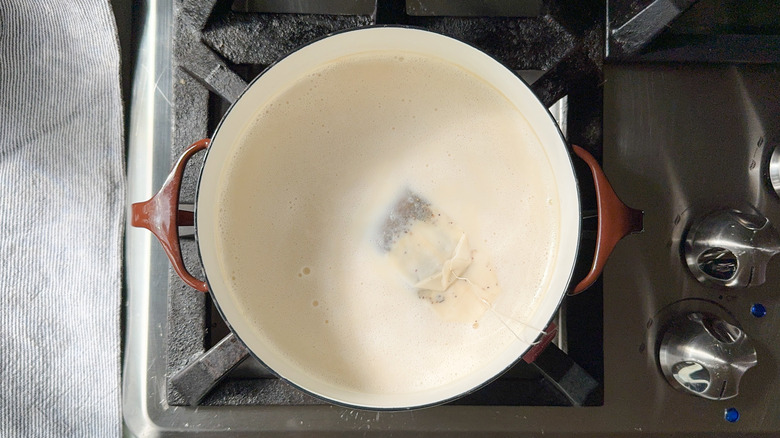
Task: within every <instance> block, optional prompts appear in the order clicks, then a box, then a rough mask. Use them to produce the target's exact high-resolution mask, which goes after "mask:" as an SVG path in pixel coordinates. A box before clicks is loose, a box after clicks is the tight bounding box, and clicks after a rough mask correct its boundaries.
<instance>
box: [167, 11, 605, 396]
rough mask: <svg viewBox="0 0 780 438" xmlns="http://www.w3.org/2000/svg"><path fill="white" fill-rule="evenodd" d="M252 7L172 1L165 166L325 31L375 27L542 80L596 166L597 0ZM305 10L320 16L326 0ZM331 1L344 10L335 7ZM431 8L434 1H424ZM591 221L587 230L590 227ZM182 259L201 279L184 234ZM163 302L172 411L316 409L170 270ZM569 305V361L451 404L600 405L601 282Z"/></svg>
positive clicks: (550, 359) (542, 363) (552, 357)
mask: <svg viewBox="0 0 780 438" xmlns="http://www.w3.org/2000/svg"><path fill="white" fill-rule="evenodd" d="M252 3H253V2H251V1H240V2H236V4H235V5H234V4H233V2H230V1H227V2H218V1H215V0H205V1H196V0H183V1H179V2H178V3H177V4H176V8H175V23H176V24H175V30H174V70H173V72H172V74H173V79H174V81H173V82H174V93H173V104H174V105H173V108H174V110H173V113H174V114H173V121H174V124H173V142H172V148H171V157H172V158H174V159H175V158H177V157H178V156H179V155H180V153H181V152H182V151H183V149H184V148H185V147H186V146H188V145H189V144H190V143H192V142H193V141H195V140H198V139H200V138H204V137H207V136H209V135H211V134H213V132H214V129H215V128H216V125H217V123H218V122H219V120H220V118H221V117H222V115H223V114H224V112H225V111H226V109H227V108H228V107H229V105H230V103H231V102H233V101H234V100H235V99H236V98H237V97H238V96H239V95H240V93H241V92H242V90H243V89H244V87H245V86H246V84H247V83H248V82H249V81H250V80H251V79H252V78H254V77H255V76H256V75H257V74H258V73H259V72H261V71H262V70H263V69H264V68H266V67H267V66H268V65H269V64H271V63H273V62H274V61H275V60H277V59H279V58H280V57H281V56H283V55H284V54H286V53H288V52H290V51H292V50H294V49H295V48H297V47H299V46H301V45H302V44H305V43H307V42H309V41H311V40H314V39H317V38H320V37H322V36H324V35H327V34H329V33H331V32H335V31H339V30H344V29H351V28H356V27H364V26H370V25H375V24H379V25H381V24H401V25H411V26H417V27H421V28H425V29H429V30H432V31H435V32H438V33H442V34H445V35H448V36H452V37H455V38H457V39H460V40H462V41H465V42H468V43H470V44H472V45H474V46H476V47H478V48H480V49H482V50H484V51H485V52H487V53H489V54H491V55H493V56H494V57H496V58H497V59H499V60H500V61H502V62H503V63H504V64H505V65H507V66H508V67H509V68H511V69H513V70H515V71H523V70H537V71H543V72H544V74H542V75H541V77H539V78H538V79H537V80H536V81H535V82H534V83H533V84H532V88H533V89H534V91H535V93H536V94H537V96H539V97H540V99H541V100H542V101H543V102H544V103H545V104H547V105H548V106H551V105H552V104H553V103H555V102H556V101H558V100H560V99H561V98H563V97H566V102H567V104H568V116H567V118H566V120H565V124H566V126H567V129H566V131H567V134H568V140H569V141H570V142H571V143H574V144H579V145H581V146H583V147H585V148H586V149H588V150H589V151H590V152H591V153H593V154H594V156H596V158H598V159H600V157H601V141H602V132H601V125H602V90H601V85H602V71H601V67H602V63H603V53H604V28H603V23H604V7H603V3H602V2H599V1H576V2H573V1H554V0H549V1H545V2H538V3H537V4H536V9H538V10H539V14H538V15H536V16H532V17H496V16H492V17H486V16H421V15H411V14H413V13H416V12H415V11H420V10H423V9H420V4H424V3H426V2H425V1H420V0H418V1H414V2H406V3H405V2H404V1H396V0H388V1H382V0H379V1H377V2H376V3H375V4H374V6H375V8H373V9H372V13H366V14H352V15H349V14H344V13H338V11H335V12H334V13H333V14H301V13H260V12H245V11H246V10H247V9H252V8H253V6H252ZM261 3H262V2H261ZM265 3H274V2H273V1H270V2H265ZM276 3H278V2H276ZM292 3H300V2H292ZM304 3H305V2H304ZM313 3H318V6H317V7H318V8H322V7H323V6H322V5H323V3H324V4H327V3H328V2H313ZM333 3H334V4H339V3H344V2H339V1H337V0H333ZM431 3H434V4H435V3H437V2H436V1H433V0H431ZM464 3H468V2H464ZM472 3H475V4H483V3H489V2H472ZM498 3H502V2H498ZM528 3H534V1H531V2H528ZM369 9H370V8H369ZM531 9H534V7H533V5H531ZM448 14H451V12H448ZM480 14H484V12H480ZM200 159H202V158H199V157H195V158H194V159H193V165H192V166H189V168H188V170H187V171H186V172H185V177H184V180H183V182H182V189H181V200H182V202H184V203H187V202H189V203H192V202H194V198H195V187H196V184H197V177H198V175H197V170H196V169H199V167H200V166H199V164H200V163H199V161H200ZM577 171H578V173H579V174H581V175H583V176H582V177H581V178H580V181H589V180H590V178H589V177H588V176H587V175H588V173H587V170H586V168H584V167H583V168H580V167H578V169H577ZM581 190H583V193H582V197H583V208H584V209H586V210H587V209H594V208H595V198H594V195H593V193H592V187H588V186H587V184H583V188H582V189H581ZM587 222H588V221H587V220H586V223H584V225H583V226H584V227H586V228H587V227H588V226H591V227H592V225H593V224H588V223H587ZM180 231H183V230H180ZM583 234H584V236H585V237H584V241H583V243H582V246H583V253H590V254H592V247H593V245H594V244H595V239H594V236H593V235H592V233H583ZM182 252H183V255H184V259H185V264H186V265H187V267H188V269H189V270H190V272H192V273H194V274H195V275H196V276H198V275H201V276H202V271H201V267H200V264H199V262H198V254H197V248H196V245H195V242H194V241H193V240H192V239H191V238H190V239H187V238H186V237H183V239H182ZM581 258H582V257H581ZM590 261H591V260H589V259H587V260H580V261H579V262H578V267H577V274H576V275H577V276H578V277H581V276H583V275H584V273H585V272H586V271H587V268H588V267H589V265H590ZM168 297H169V301H168V326H169V334H168V338H167V344H166V351H167V355H166V357H167V371H168V372H167V379H166V393H167V402H168V404H170V405H174V406H175V405H188V404H189V405H192V404H201V405H311V404H323V403H324V402H323V401H321V400H318V399H316V398H314V397H311V396H309V395H307V394H304V393H302V392H301V391H299V390H297V389H295V388H294V387H292V386H291V385H289V384H287V383H285V382H284V381H282V380H280V379H278V378H276V377H275V376H274V375H273V374H272V373H270V372H269V371H268V370H267V369H265V368H263V367H262V365H261V364H259V363H258V362H257V361H256V360H255V359H253V358H249V359H248V360H244V361H243V362H241V360H242V359H243V358H245V357H246V356H247V355H246V350H245V349H244V347H243V346H242V345H241V344H240V343H239V342H237V341H236V339H235V337H233V336H230V335H229V330H228V329H227V327H226V325H225V323H224V322H223V321H222V320H221V319H220V317H219V315H218V313H217V312H216V310H215V309H214V306H213V305H212V303H211V300H210V297H209V296H208V295H207V294H202V293H199V292H196V291H193V290H192V289H190V288H189V287H187V286H185V285H184V284H183V283H182V282H181V280H179V278H178V277H177V276H176V275H175V274H174V273H173V271H170V272H169V281H168ZM566 302H567V304H568V305H567V306H566V309H567V310H566V312H565V317H564V318H562V319H561V320H560V323H561V331H562V332H564V335H565V337H566V339H567V354H566V353H563V352H561V350H560V349H558V348H557V347H555V346H551V348H548V349H547V350H546V351H545V354H543V355H542V357H540V358H539V359H537V363H536V365H529V364H527V363H525V362H522V361H521V362H519V363H518V364H517V365H516V366H515V367H514V368H513V369H512V370H510V371H509V372H507V373H506V374H505V375H503V376H502V377H501V378H499V379H497V380H496V381H494V382H493V383H491V384H490V385H488V386H486V387H484V388H482V389H481V390H479V391H476V392H475V393H473V394H470V395H468V396H466V397H463V398H461V399H459V400H457V401H455V402H453V403H456V404H466V405H524V406H525V405H527V406H567V405H572V404H584V405H600V404H601V403H602V395H601V394H602V391H601V386H602V385H603V381H604V379H603V348H602V344H601V338H602V330H603V323H602V308H603V306H602V290H601V282H600V281H598V282H597V283H596V284H595V285H594V287H592V288H591V289H590V290H588V291H587V292H585V293H583V294H580V295H578V296H573V297H568V298H567V299H566ZM238 363H240V364H239V365H237V366H236V364H238ZM223 374H224V376H223ZM222 377H224V378H222ZM572 382H574V383H572Z"/></svg>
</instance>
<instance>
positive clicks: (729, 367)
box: [658, 312, 758, 400]
mask: <svg viewBox="0 0 780 438" xmlns="http://www.w3.org/2000/svg"><path fill="white" fill-rule="evenodd" d="M658 359H659V362H660V365H661V371H663V374H664V377H666V380H667V381H669V383H670V384H671V385H672V386H673V387H675V388H677V389H678V390H680V391H683V392H688V393H691V394H694V395H698V396H700V397H704V398H707V399H710V400H725V399H729V398H732V397H734V396H736V395H737V393H738V392H739V381H740V379H741V378H742V375H743V374H744V373H745V371H747V370H748V369H749V368H751V367H753V366H755V365H756V363H758V360H757V358H756V349H755V348H754V347H753V345H752V343H751V342H750V340H749V339H748V338H747V336H746V335H745V332H743V331H742V329H740V328H739V327H737V326H735V325H732V324H729V323H728V322H726V321H724V320H722V319H720V318H718V317H717V316H715V315H713V314H710V313H705V312H692V313H689V314H687V315H685V316H683V317H682V318H680V319H678V320H676V321H674V322H672V324H671V325H670V326H669V328H668V329H667V330H666V332H665V333H664V334H663V339H662V341H661V349H660V351H659V354H658Z"/></svg>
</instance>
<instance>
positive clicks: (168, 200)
mask: <svg viewBox="0 0 780 438" xmlns="http://www.w3.org/2000/svg"><path fill="white" fill-rule="evenodd" d="M210 142H211V140H209V139H208V138H204V139H203V140H199V141H196V142H195V143H193V144H191V145H190V146H189V147H188V148H187V149H186V150H185V151H184V153H183V154H182V156H181V157H179V160H178V161H177V162H176V164H174V166H173V169H172V170H171V173H170V174H169V175H168V178H167V179H166V180H165V182H164V183H163V186H162V188H160V191H159V192H157V194H156V195H154V196H152V198H151V199H149V200H148V201H146V202H138V203H135V204H133V206H132V219H131V222H130V223H131V224H132V225H133V226H134V227H141V228H146V229H148V230H149V231H151V232H152V234H154V235H155V237H157V240H159V241H160V244H161V245H162V247H163V249H164V250H165V254H167V255H168V259H169V260H170V261H171V264H172V265H173V270H174V271H176V273H177V274H178V275H179V277H181V279H182V280H184V283H186V284H187V285H188V286H190V287H191V288H193V289H196V290H199V291H201V292H208V290H209V287H208V284H206V282H205V281H202V280H198V279H197V278H195V277H193V276H192V274H190V273H189V272H187V268H186V267H184V260H183V259H182V256H181V247H180V246H179V226H187V225H193V223H194V218H193V214H192V212H189V211H183V210H179V189H180V188H181V178H182V175H183V174H184V166H185V165H186V164H187V162H188V161H189V160H190V158H192V156H193V155H194V154H195V153H196V152H199V151H202V150H203V149H206V148H207V147H208V146H209V143H210Z"/></svg>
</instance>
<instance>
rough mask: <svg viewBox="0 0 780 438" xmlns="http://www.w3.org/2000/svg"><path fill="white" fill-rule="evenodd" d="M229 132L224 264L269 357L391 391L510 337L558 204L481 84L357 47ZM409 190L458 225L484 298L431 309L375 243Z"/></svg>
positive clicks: (528, 132)
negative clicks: (233, 138)
mask: <svg viewBox="0 0 780 438" xmlns="http://www.w3.org/2000/svg"><path fill="white" fill-rule="evenodd" d="M242 138H243V140H242V141H241V143H240V144H238V145H237V147H236V148H235V150H234V152H233V154H232V159H231V161H230V165H229V166H228V167H227V168H226V170H225V172H224V174H223V175H222V179H221V182H220V184H221V187H220V203H221V205H220V211H221V212H222V213H221V216H220V224H219V230H218V236H219V237H218V238H219V247H220V254H222V260H221V263H222V269H223V272H224V274H225V276H226V278H227V279H228V281H229V283H230V284H231V287H232V293H233V294H234V296H235V299H236V300H237V301H238V302H239V303H241V306H242V307H243V309H244V313H245V315H246V317H247V318H249V319H250V320H251V321H253V323H254V327H255V329H256V331H257V336H259V337H260V338H261V339H264V340H265V342H267V343H268V344H270V345H272V346H273V347H274V349H275V350H277V351H278V353H279V354H283V355H285V356H287V357H288V358H289V359H290V360H291V361H292V362H293V363H295V364H298V366H300V367H302V368H304V369H306V370H307V371H308V372H309V373H311V374H314V375H316V376H318V377H319V378H321V379H323V380H326V381H331V382H336V383H338V384H339V385H343V386H344V387H345V388H349V389H354V390H359V391H364V392H377V393H388V392H389V393H403V392H410V391H416V390H424V389H428V388H433V387H436V386H439V385H442V384H445V383H448V382H450V381H452V380H455V379H457V378H459V377H461V376H464V375H466V374H468V373H470V372H471V371H474V370H476V369H478V368H479V367H481V366H482V365H484V364H485V363H487V362H489V361H490V360H491V359H493V358H494V357H496V356H497V355H498V354H499V353H500V352H501V351H503V350H504V349H505V348H507V346H508V345H509V344H511V343H512V342H514V341H516V335H515V333H517V332H520V331H521V330H522V329H523V327H524V325H523V323H524V321H525V320H526V319H527V318H528V316H529V315H530V314H532V313H533V312H534V310H535V308H536V306H537V304H538V301H539V299H540V297H541V295H542V294H543V293H544V291H545V289H546V284H547V283H548V281H549V277H550V274H551V273H550V269H551V265H552V263H553V259H554V257H555V256H556V251H557V233H558V230H559V227H560V212H559V206H558V204H557V188H556V185H555V182H554V180H553V176H552V170H551V167H550V164H549V162H548V159H547V156H546V155H545V153H544V151H543V149H542V147H541V145H540V144H539V140H538V139H537V137H536V136H535V134H534V132H533V130H532V129H531V127H530V126H529V124H528V123H527V121H526V120H525V119H524V118H523V117H522V115H521V114H520V113H519V112H518V111H517V110H516V109H515V107H514V106H512V105H511V104H510V103H509V102H508V101H507V100H506V99H505V98H504V96H502V95H501V94H500V93H498V92H497V91H496V90H495V89H494V88H492V87H490V86H489V85H487V84H486V83H484V82H482V81H481V80H479V79H477V78H476V77H474V76H472V75H471V74H469V73H467V72H466V71H464V70H462V69H460V68H458V67H456V66H454V65H451V64H449V63H446V62H444V61H440V60H436V59H432V58H428V57H421V56H417V55H413V54H406V53H405V54H399V53H395V52H394V53H382V52H380V53H372V54H366V55H357V56H353V57H349V58H345V59H341V60H339V61H338V62H335V63H332V64H330V65H327V66H325V67H323V68H321V69H319V70H317V71H314V72H310V73H309V74H307V75H305V76H304V77H302V78H300V79H298V80H297V81H294V82H293V83H292V85H291V86H290V88H288V89H286V90H284V91H283V92H281V93H280V94H279V95H277V97H276V98H275V99H273V101H272V102H271V103H269V104H268V105H266V106H264V107H263V108H262V109H261V110H260V111H259V113H258V114H257V119H256V123H255V124H254V125H253V126H252V127H250V128H249V129H248V130H247V131H246V132H245V133H244V135H243V137H242ZM405 191H412V192H414V193H416V194H419V195H420V196H421V197H423V198H425V199H426V200H427V201H428V202H430V204H431V206H432V207H434V208H435V209H436V211H439V212H442V213H444V214H445V215H446V216H447V217H449V218H451V220H452V221H453V222H454V223H455V225H456V226H457V227H458V228H457V229H458V230H462V232H463V233H465V235H466V236H467V237H468V248H469V251H472V254H475V255H476V257H475V258H474V262H473V263H472V265H473V266H474V268H473V269H472V268H471V267H469V268H468V269H472V270H471V271H465V272H466V274H463V272H462V269H461V270H458V271H457V272H458V274H459V275H458V276H461V277H462V275H470V276H471V278H472V279H473V281H474V283H477V285H478V286H479V287H478V288H482V289H484V287H485V286H486V285H488V283H491V284H492V282H493V281H495V283H496V284H495V287H494V289H493V291H492V293H491V294H489V296H487V300H481V299H476V300H462V301H461V304H457V305H456V306H455V308H454V310H452V309H450V310H447V311H444V312H442V311H439V310H438V309H439V308H437V307H436V306H437V303H436V302H435V301H436V300H435V299H434V298H435V295H428V296H423V295H424V292H421V290H422V289H420V286H419V285H418V287H415V286H414V284H411V281H412V280H410V279H409V275H406V274H408V273H409V272H406V271H405V270H408V268H407V267H403V268H402V269H399V267H398V263H393V260H392V259H391V254H392V251H389V252H388V251H387V250H384V249H382V242H381V232H382V226H383V224H384V223H385V222H386V220H387V217H388V214H389V212H390V211H391V210H392V209H393V206H394V205H395V202H396V201H397V200H398V198H399V196H402V195H403V193H404V192H405ZM456 243H457V242H456ZM448 251H450V250H448ZM445 258H446V257H445ZM396 261H397V260H396ZM477 265H480V266H481V265H484V266H485V269H482V270H481V271H480V270H479V269H481V268H478V267H476V266H477ZM469 272H471V274H469ZM453 284H454V285H456V286H455V287H458V288H461V289H460V290H461V295H467V294H469V293H471V292H469V291H468V290H466V289H469V288H466V289H464V282H463V280H455V283H453ZM426 287H427V288H430V287H429V286H426ZM453 290H455V289H448V291H450V292H452V291H453ZM445 292H446V291H445ZM437 293H438V292H437ZM448 293H449V292H448ZM452 293H453V294H454V293H455V292H452ZM432 296H433V297H434V298H431V297H432ZM453 296H454V295H453ZM454 302H455V301H448V303H454ZM486 302H489V303H490V306H492V310H491V309H488V306H487V305H486V304H485V303H486ZM468 303H471V304H468ZM469 306H476V307H478V308H476V310H475V308H469ZM448 312H449V313H448ZM453 312H454V313H453ZM448 315H449V316H448ZM499 315H502V316H505V317H506V319H504V322H503V323H502V322H501V320H500V318H499ZM507 324H508V325H509V326H510V328H514V330H512V329H510V328H508V327H507ZM539 328H541V327H539ZM527 341H528V342H531V341H533V339H527Z"/></svg>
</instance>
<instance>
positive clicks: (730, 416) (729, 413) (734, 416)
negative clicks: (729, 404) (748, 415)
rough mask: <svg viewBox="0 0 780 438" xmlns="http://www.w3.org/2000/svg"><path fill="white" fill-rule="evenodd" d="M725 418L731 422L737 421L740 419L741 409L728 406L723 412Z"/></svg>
mask: <svg viewBox="0 0 780 438" xmlns="http://www.w3.org/2000/svg"><path fill="white" fill-rule="evenodd" d="M723 418H725V419H726V421H728V422H729V423H736V422H737V420H739V411H738V410H737V409H736V408H728V409H726V410H725V411H724V412H723Z"/></svg>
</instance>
